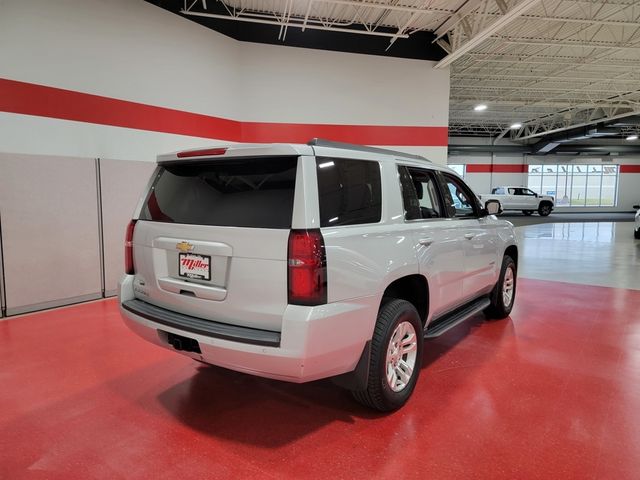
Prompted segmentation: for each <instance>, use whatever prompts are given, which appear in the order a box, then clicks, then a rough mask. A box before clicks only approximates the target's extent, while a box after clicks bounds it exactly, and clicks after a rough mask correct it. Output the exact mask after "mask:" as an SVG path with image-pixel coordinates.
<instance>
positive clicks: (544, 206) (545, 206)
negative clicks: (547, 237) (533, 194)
mask: <svg viewBox="0 0 640 480" xmlns="http://www.w3.org/2000/svg"><path fill="white" fill-rule="evenodd" d="M551 210H553V205H551V203H549V202H542V203H541V204H540V206H539V207H538V215H540V216H541V217H546V216H548V215H549V214H550V213H551Z"/></svg>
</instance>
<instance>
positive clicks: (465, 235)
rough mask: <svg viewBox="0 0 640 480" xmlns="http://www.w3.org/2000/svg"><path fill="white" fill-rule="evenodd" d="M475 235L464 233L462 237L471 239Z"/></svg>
mask: <svg viewBox="0 0 640 480" xmlns="http://www.w3.org/2000/svg"><path fill="white" fill-rule="evenodd" d="M475 236H476V234H475V233H465V234H464V238H466V239H467V240H471V239H472V238H473V237H475Z"/></svg>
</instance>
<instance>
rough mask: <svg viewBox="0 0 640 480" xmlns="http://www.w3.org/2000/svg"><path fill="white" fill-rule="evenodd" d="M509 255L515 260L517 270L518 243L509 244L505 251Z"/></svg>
mask: <svg viewBox="0 0 640 480" xmlns="http://www.w3.org/2000/svg"><path fill="white" fill-rule="evenodd" d="M505 255H509V256H510V257H511V258H512V259H513V262H514V263H515V264H516V271H517V269H518V246H517V245H509V246H508V247H507V248H506V249H505V251H504V255H503V256H505Z"/></svg>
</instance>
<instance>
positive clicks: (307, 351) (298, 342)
mask: <svg viewBox="0 0 640 480" xmlns="http://www.w3.org/2000/svg"><path fill="white" fill-rule="evenodd" d="M132 278H133V277H132V276H125V277H124V278H123V279H122V281H121V283H120V312H121V314H122V317H123V319H124V321H125V323H126V324H127V326H128V327H129V328H130V329H131V330H133V331H134V332H135V333H137V334H138V335H139V336H140V337H142V338H144V339H145V340H147V341H149V342H151V343H154V344H156V345H159V346H161V347H164V348H168V349H171V350H174V349H173V347H172V346H171V345H170V344H169V342H168V341H167V333H174V334H177V335H181V336H184V337H188V338H192V339H194V340H196V341H197V342H198V344H199V345H200V350H201V352H202V353H201V354H197V353H191V352H183V351H181V352H179V353H182V354H183V355H187V356H189V357H191V358H194V359H197V360H201V361H203V362H206V363H210V364H213V365H218V366H221V367H225V368H229V369H232V370H236V371H240V372H244V373H249V374H252V375H258V376H262V377H267V378H274V379H278V380H286V381H290V382H296V383H301V382H308V381H312V380H317V379H320V378H326V377H332V376H335V375H340V374H343V373H347V372H351V371H352V370H354V368H355V367H356V365H357V363H358V360H359V359H360V356H361V354H362V351H363V349H364V347H365V344H366V342H367V341H369V340H370V339H371V336H372V333H373V328H374V325H375V319H376V314H377V311H378V304H377V301H376V298H375V297H373V296H371V297H364V298H359V299H354V300H350V301H348V302H336V303H331V304H327V305H321V306H317V307H304V306H298V305H288V306H287V307H286V309H285V312H284V314H283V318H282V331H281V332H268V331H264V330H257V329H252V328H245V327H236V326H233V325H229V324H223V323H218V322H209V321H207V320H202V319H197V318H194V317H187V316H185V315H180V314H177V313H176V312H171V311H169V310H166V309H162V308H159V307H156V306H153V305H151V304H149V303H145V302H141V301H140V300H138V299H135V298H134V294H133V287H132ZM378 301H379V299H378ZM185 317H186V318H185ZM234 336H235V337H234ZM276 339H279V342H278V341H277V340H276Z"/></svg>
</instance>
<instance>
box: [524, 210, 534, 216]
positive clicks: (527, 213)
mask: <svg viewBox="0 0 640 480" xmlns="http://www.w3.org/2000/svg"><path fill="white" fill-rule="evenodd" d="M522 213H524V214H525V215H526V216H527V217H529V216H531V215H533V210H522Z"/></svg>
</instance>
